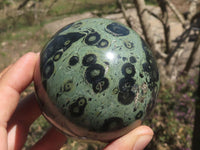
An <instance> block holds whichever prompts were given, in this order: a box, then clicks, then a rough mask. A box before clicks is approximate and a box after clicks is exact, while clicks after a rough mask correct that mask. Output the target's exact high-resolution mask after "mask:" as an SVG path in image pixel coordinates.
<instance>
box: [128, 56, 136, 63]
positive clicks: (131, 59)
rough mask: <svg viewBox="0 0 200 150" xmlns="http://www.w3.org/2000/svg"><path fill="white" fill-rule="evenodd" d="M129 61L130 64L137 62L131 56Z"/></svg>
mask: <svg viewBox="0 0 200 150" xmlns="http://www.w3.org/2000/svg"><path fill="white" fill-rule="evenodd" d="M129 61H130V62H131V63H136V62H137V60H136V58H135V57H134V56H131V57H130V58H129Z"/></svg>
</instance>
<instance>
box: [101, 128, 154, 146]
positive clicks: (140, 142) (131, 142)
mask: <svg viewBox="0 0 200 150" xmlns="http://www.w3.org/2000/svg"><path fill="white" fill-rule="evenodd" d="M152 137H153V131H152V129H151V128H149V127H147V126H139V127H137V128H136V129H134V130H132V131H131V132H129V133H128V134H126V135H124V136H122V137H121V138H119V139H117V140H115V141H114V142H113V143H111V144H109V145H108V146H107V147H106V148H105V150H143V149H144V148H145V147H146V146H147V144H148V143H149V142H150V141H151V139H152Z"/></svg>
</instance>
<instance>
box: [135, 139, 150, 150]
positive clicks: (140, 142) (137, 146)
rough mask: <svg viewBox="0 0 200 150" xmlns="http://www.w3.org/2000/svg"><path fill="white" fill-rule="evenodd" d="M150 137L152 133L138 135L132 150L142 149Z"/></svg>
mask: <svg viewBox="0 0 200 150" xmlns="http://www.w3.org/2000/svg"><path fill="white" fill-rule="evenodd" d="M151 139H152V135H143V136H140V137H139V138H138V139H137V141H136V143H135V145H134V147H133V150H143V149H144V148H145V147H146V146H147V145H148V144H149V142H150V141H151Z"/></svg>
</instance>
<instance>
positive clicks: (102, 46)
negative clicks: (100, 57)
mask: <svg viewBox="0 0 200 150" xmlns="http://www.w3.org/2000/svg"><path fill="white" fill-rule="evenodd" d="M108 44H109V42H108V41H107V40H105V39H102V40H101V41H100V42H99V43H98V45H97V47H98V48H105V47H107V46H108Z"/></svg>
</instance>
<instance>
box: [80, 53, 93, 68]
mask: <svg viewBox="0 0 200 150" xmlns="http://www.w3.org/2000/svg"><path fill="white" fill-rule="evenodd" d="M96 61H97V57H96V55H94V54H88V55H85V56H84V57H83V60H82V64H83V65H84V66H89V65H91V64H95V63H96Z"/></svg>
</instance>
